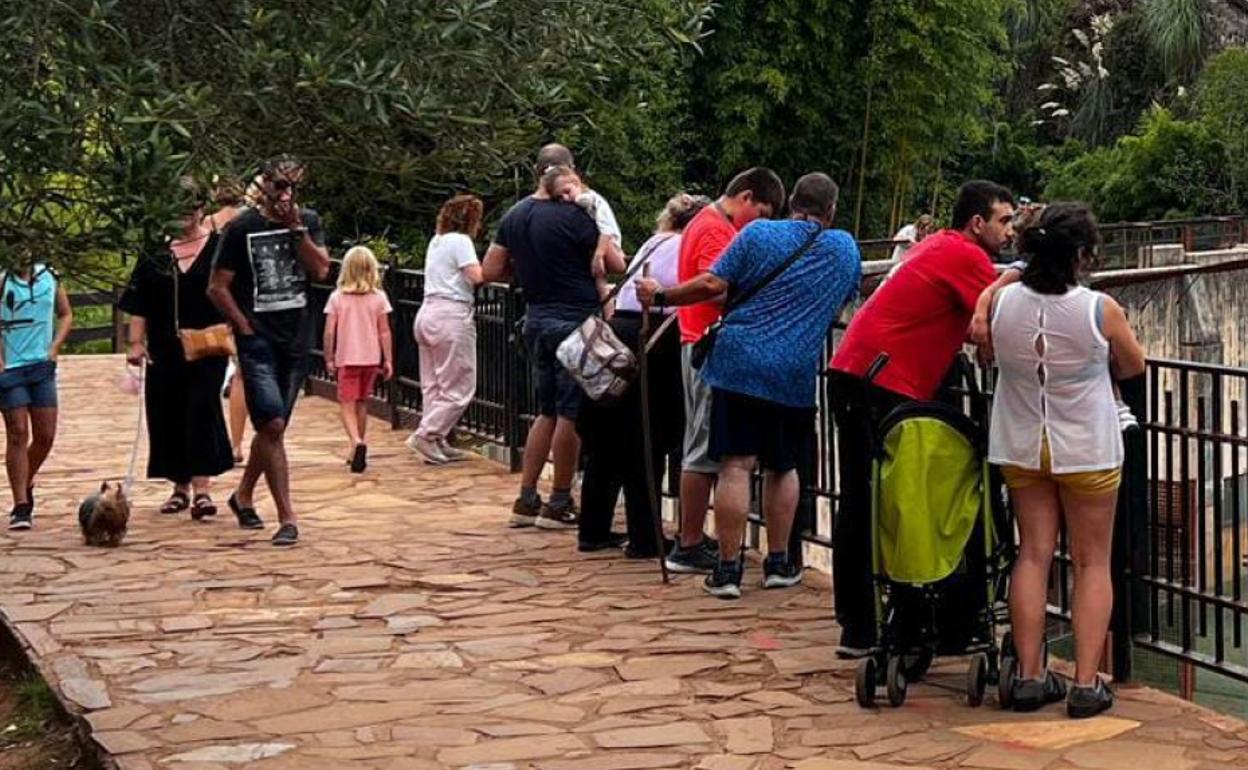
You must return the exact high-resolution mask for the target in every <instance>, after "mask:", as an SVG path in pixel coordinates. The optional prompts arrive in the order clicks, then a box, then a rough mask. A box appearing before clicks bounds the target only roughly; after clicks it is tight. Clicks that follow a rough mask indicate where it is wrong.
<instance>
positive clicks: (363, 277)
mask: <svg viewBox="0 0 1248 770" xmlns="http://www.w3.org/2000/svg"><path fill="white" fill-rule="evenodd" d="M380 288H381V266H380V265H378V264H377V255H376V254H374V253H373V250H372V249H370V248H368V247H367V246H352V247H351V248H350V249H349V250H348V251H347V254H346V256H345V257H343V258H342V270H341V271H340V272H339V273H338V291H340V292H342V293H343V294H368V293H370V292H374V291H377V290H378V289H380Z"/></svg>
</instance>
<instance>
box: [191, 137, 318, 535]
mask: <svg viewBox="0 0 1248 770" xmlns="http://www.w3.org/2000/svg"><path fill="white" fill-rule="evenodd" d="M304 176H305V168H304V165H303V163H302V162H300V161H298V160H296V159H294V158H291V157H281V158H278V159H276V160H272V161H269V162H268V163H266V164H265V166H264V169H263V171H262V173H261V182H260V193H261V195H260V201H259V203H258V204H257V206H256V208H254V209H249V210H248V211H246V212H245V213H243V214H240V215H239V216H238V217H237V218H235V219H234V220H233V221H232V222H231V223H230V225H229V227H228V228H226V230H225V232H224V234H223V235H222V237H221V243H220V245H219V246H218V247H217V254H216V259H215V261H214V262H213V269H212V278H211V281H210V284H209V288H208V295H209V296H210V297H211V298H212V301H213V302H214V303H216V305H217V307H218V308H220V310H221V313H222V314H223V315H225V317H226V319H227V320H228V321H229V322H230V325H231V326H233V327H234V338H235V341H236V344H237V346H238V362H239V367H240V369H241V370H242V376H243V390H244V392H245V393H246V396H247V410H248V412H249V413H250V414H251V421H252V424H253V425H254V426H255V428H256V436H255V438H254V439H253V440H252V443H251V453H250V454H249V456H248V458H247V468H246V469H245V470H244V471H243V478H242V480H241V481H240V482H239V484H238V489H237V490H236V491H235V493H234V494H233V495H231V496H230V509H231V510H232V511H234V515H235V516H237V517H238V525H239V526H240V527H242V528H243V529H263V528H264V522H263V521H262V520H261V519H260V516H259V515H258V514H257V513H256V509H255V507H254V506H253V504H252V495H253V494H254V493H255V488H256V482H258V481H259V480H260V475H261V474H264V478H265V480H266V481H267V482H268V485H269V492H271V493H272V495H273V502H274V504H275V505H276V506H277V517H278V521H279V522H280V523H281V526H280V527H279V528H278V530H277V534H275V535H274V536H273V545H278V546H285V545H294V544H295V543H297V542H298V541H299V528H298V526H297V521H298V517H296V515H295V511H294V507H293V506H292V504H291V499H290V472H289V467H288V465H287V463H286V446H285V434H286V426H287V423H288V422H289V420H290V415H291V412H292V411H293V410H294V408H295V399H296V398H297V397H298V395H299V389H300V388H301V387H302V386H303V381H304V378H306V377H307V373H308V362H309V361H310V359H311V353H312V345H313V337H314V336H315V334H316V319H315V317H314V316H313V315H312V313H311V311H310V309H309V303H308V291H309V288H310V286H309V284H310V279H311V280H317V281H320V280H324V279H325V278H326V276H328V275H329V252H328V251H327V250H326V249H325V236H324V233H323V231H322V229H321V220H320V217H318V216H317V214H316V212H315V211H312V210H311V209H301V208H300V207H299V205H298V204H297V203H296V201H295V193H296V191H297V189H298V187H299V185H300V184H301V183H302V182H303V180H304Z"/></svg>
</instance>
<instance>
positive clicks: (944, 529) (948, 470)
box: [875, 415, 992, 585]
mask: <svg viewBox="0 0 1248 770" xmlns="http://www.w3.org/2000/svg"><path fill="white" fill-rule="evenodd" d="M883 450H884V451H883V454H882V457H880V458H879V459H878V460H877V463H878V465H877V470H876V473H877V476H876V489H875V501H876V505H877V509H876V512H877V520H876V533H877V537H878V545H879V551H878V553H879V557H880V560H881V563H880V564H879V565H878V567H879V568H880V569H881V570H882V572H883V574H884V575H885V576H887V577H888V578H889V579H890V580H893V581H895V582H899V583H911V584H916V585H917V584H927V583H935V582H938V581H940V580H943V579H945V578H947V577H949V575H951V574H953V571H954V570H955V569H957V568H958V565H959V564H961V562H962V557H963V553H964V551H965V549H966V545H967V542H968V541H969V540H970V537H971V532H972V531H973V530H974V527H975V522H976V519H977V518H978V517H979V516H980V511H981V506H982V504H983V498H984V491H985V490H984V484H985V479H984V471H985V466H984V460H983V459H982V457H981V456H980V453H979V451H978V450H977V449H976V447H975V445H974V444H973V443H972V441H971V439H970V438H969V437H968V436H966V435H965V434H964V433H963V432H962V431H960V430H959V429H958V428H957V427H955V426H954V425H952V424H951V423H950V422H949V421H947V420H943V419H941V418H939V417H936V416H920V415H916V416H913V417H907V418H904V419H901V420H899V421H897V422H896V423H895V424H894V425H893V426H892V427H891V428H889V429H888V432H887V433H886V434H885V436H884V445H883ZM985 520H986V519H985ZM985 534H986V535H987V536H988V539H989V541H991V539H992V536H991V532H986V533H985Z"/></svg>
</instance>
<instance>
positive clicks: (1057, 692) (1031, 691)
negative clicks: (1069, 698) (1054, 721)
mask: <svg viewBox="0 0 1248 770" xmlns="http://www.w3.org/2000/svg"><path fill="white" fill-rule="evenodd" d="M1065 697H1066V685H1065V684H1063V683H1062V680H1061V679H1058V678H1057V675H1056V674H1054V673H1053V672H1052V671H1046V672H1045V673H1044V679H1015V680H1014V697H1013V702H1014V710H1015V711H1035V710H1036V709H1040V708H1044V707H1045V706H1047V705H1049V704H1050V703H1057V702H1058V701H1060V700H1062V699H1063V698H1065Z"/></svg>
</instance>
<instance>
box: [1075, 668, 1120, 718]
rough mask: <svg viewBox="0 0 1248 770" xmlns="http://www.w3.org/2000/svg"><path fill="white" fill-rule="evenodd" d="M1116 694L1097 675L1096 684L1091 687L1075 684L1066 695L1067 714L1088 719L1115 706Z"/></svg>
mask: <svg viewBox="0 0 1248 770" xmlns="http://www.w3.org/2000/svg"><path fill="white" fill-rule="evenodd" d="M1113 705H1114V694H1113V693H1112V692H1110V691H1109V687H1108V686H1107V685H1106V684H1105V683H1104V682H1103V681H1101V679H1100V677H1097V680H1096V684H1094V685H1092V686H1091V687H1083V686H1081V685H1074V686H1072V687H1071V688H1070V694H1069V695H1067V696H1066V715H1067V716H1069V717H1070V718H1071V719H1087V718H1088V717H1094V716H1096V715H1097V714H1099V713H1101V712H1102V711H1108V710H1109V709H1111V708H1113Z"/></svg>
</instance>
